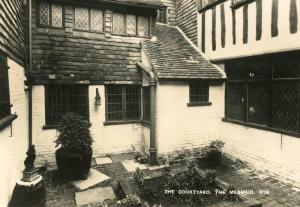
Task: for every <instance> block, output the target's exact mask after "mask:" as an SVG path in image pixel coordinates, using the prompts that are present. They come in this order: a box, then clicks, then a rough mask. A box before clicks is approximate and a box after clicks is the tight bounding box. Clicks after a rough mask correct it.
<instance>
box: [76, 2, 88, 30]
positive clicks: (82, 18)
mask: <svg viewBox="0 0 300 207" xmlns="http://www.w3.org/2000/svg"><path fill="white" fill-rule="evenodd" d="M75 28H76V29H81V30H89V10H88V9H87V8H81V7H76V8H75Z"/></svg>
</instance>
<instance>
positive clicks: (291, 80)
mask: <svg viewBox="0 0 300 207" xmlns="http://www.w3.org/2000/svg"><path fill="white" fill-rule="evenodd" d="M291 54H292V55H295V57H297V56H298V57H299V53H297V52H296V53H293V52H291ZM289 55H290V53H289V52H288V53H285V54H283V55H282V54H280V53H279V54H273V55H264V56H259V57H250V58H242V60H243V59H245V60H246V61H247V60H248V61H251V60H252V61H255V58H261V59H259V60H258V61H260V62H259V68H262V67H263V64H266V65H267V66H270V69H269V71H268V72H267V73H266V74H268V75H269V76H268V77H267V78H260V79H259V78H258V79H255V80H251V78H249V77H247V76H250V73H249V69H245V72H244V73H241V74H242V77H239V78H233V79H230V76H229V74H228V69H227V67H228V64H229V65H230V62H231V61H227V62H226V63H225V71H226V74H227V81H226V85H225V114H224V115H225V117H224V118H223V121H226V122H230V123H235V124H239V125H243V126H248V127H253V128H258V129H263V130H267V131H272V132H276V133H282V134H287V135H291V136H296V137H300V124H299V121H300V108H299V107H300V89H298V90H296V91H293V92H291V93H296V98H295V99H296V102H291V103H290V102H289V103H290V104H295V105H290V106H294V107H296V108H297V109H298V110H297V111H296V112H295V113H296V115H295V116H296V117H293V116H292V117H289V121H291V120H293V119H296V121H297V123H298V125H296V126H290V128H287V127H285V126H284V123H283V122H285V119H284V118H282V119H281V120H280V119H278V117H276V114H278V113H279V114H280V113H282V112H283V111H284V110H283V109H279V110H277V111H275V112H274V110H275V109H276V105H274V104H279V102H276V101H280V100H278V97H279V96H278V94H277V95H276V94H274V90H275V89H276V87H279V86H280V87H282V86H281V85H285V86H288V87H290V86H289V84H291V85H292V84H296V85H298V86H300V75H299V74H296V76H297V75H298V76H297V77H278V76H276V75H275V70H277V69H278V68H277V69H276V68H275V67H274V66H275V65H276V66H277V65H278V62H276V59H278V60H282V59H284V58H285V57H287V56H289ZM295 57H292V58H295ZM252 58H253V59H252ZM264 59H265V60H264ZM289 60H290V59H289ZM234 61H236V60H234ZM282 62H283V61H282ZM283 63H284V62H283ZM292 67H293V66H292ZM250 72H251V71H250ZM281 72H282V71H281ZM289 72H290V71H288V72H287V73H289ZM253 74H255V73H253ZM253 77H254V76H253ZM234 83H240V84H242V85H243V89H242V90H243V93H244V95H243V99H244V101H242V102H241V104H240V106H241V108H242V109H243V114H242V116H241V120H239V119H236V118H233V117H231V115H230V116H229V114H228V113H229V112H228V107H231V106H230V105H229V104H230V103H229V102H228V101H229V100H228V93H229V92H228V87H229V84H234ZM255 83H259V84H262V83H265V84H266V86H265V87H266V88H267V96H266V97H265V98H266V99H265V100H266V104H267V107H266V108H267V110H266V111H265V112H264V113H265V115H264V116H265V118H266V120H265V124H262V123H258V122H257V121H253V119H252V118H250V120H249V114H250V111H249V110H250V108H249V88H250V86H249V85H251V84H254V86H258V85H257V84H255ZM292 96H293V95H291V94H289V95H287V96H286V97H285V98H290V97H292ZM251 101H253V100H251ZM282 101H284V99H283V100H282ZM282 103H284V102H282ZM285 104H286V103H285ZM250 115H251V114H250ZM274 116H275V117H274ZM255 118H256V117H255ZM258 118H260V117H258ZM251 119H252V120H251ZM274 121H275V123H274ZM278 123H279V125H280V126H276V125H278Z"/></svg>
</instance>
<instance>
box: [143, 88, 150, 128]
mask: <svg viewBox="0 0 300 207" xmlns="http://www.w3.org/2000/svg"><path fill="white" fill-rule="evenodd" d="M150 93H151V92H150V86H143V87H142V96H143V97H142V99H143V100H142V102H143V117H142V121H143V122H145V123H148V124H149V123H150V119H151V109H150V107H151V101H150V100H151V95H150ZM146 96H147V97H146ZM145 99H147V100H145ZM146 101H148V103H146ZM145 114H146V116H145Z"/></svg>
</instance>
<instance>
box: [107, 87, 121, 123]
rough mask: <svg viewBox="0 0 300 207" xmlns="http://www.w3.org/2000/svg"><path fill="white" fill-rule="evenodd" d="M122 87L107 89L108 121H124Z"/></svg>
mask: <svg viewBox="0 0 300 207" xmlns="http://www.w3.org/2000/svg"><path fill="white" fill-rule="evenodd" d="M122 99H123V96H122V86H120V85H111V86H107V87H106V107H107V109H106V119H107V121H118V120H123V107H122Z"/></svg>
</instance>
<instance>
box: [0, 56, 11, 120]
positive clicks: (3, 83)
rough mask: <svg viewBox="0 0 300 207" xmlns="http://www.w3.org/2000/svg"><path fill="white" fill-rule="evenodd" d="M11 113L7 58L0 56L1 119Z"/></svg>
mask: <svg viewBox="0 0 300 207" xmlns="http://www.w3.org/2000/svg"><path fill="white" fill-rule="evenodd" d="M10 113H11V111H10V97H9V83H8V67H7V58H6V56H4V55H2V54H0V119H3V118H5V117H6V116H8V115H10Z"/></svg>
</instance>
